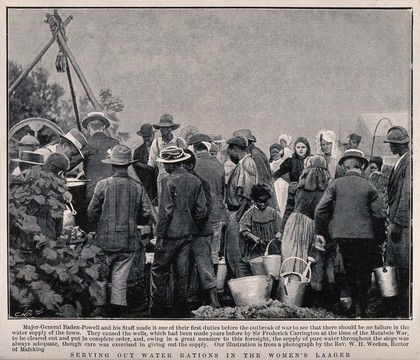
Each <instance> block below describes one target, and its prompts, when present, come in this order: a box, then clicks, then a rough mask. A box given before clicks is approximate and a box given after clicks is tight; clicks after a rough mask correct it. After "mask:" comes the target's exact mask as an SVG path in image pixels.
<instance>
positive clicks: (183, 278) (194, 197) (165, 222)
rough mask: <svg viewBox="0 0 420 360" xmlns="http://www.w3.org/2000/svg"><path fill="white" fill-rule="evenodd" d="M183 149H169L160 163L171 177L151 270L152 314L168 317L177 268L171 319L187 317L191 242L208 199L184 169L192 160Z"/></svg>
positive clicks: (160, 214) (166, 186) (161, 205)
mask: <svg viewBox="0 0 420 360" xmlns="http://www.w3.org/2000/svg"><path fill="white" fill-rule="evenodd" d="M190 156H191V155H189V154H186V153H185V152H184V150H183V149H181V148H179V147H177V146H168V147H167V148H165V149H163V150H162V151H161V152H160V156H159V158H158V159H157V161H159V162H160V163H162V164H163V165H164V168H165V171H166V172H167V173H168V174H169V175H168V177H166V178H165V179H164V180H163V182H162V193H161V196H160V199H159V210H158V222H157V225H156V230H155V234H156V236H157V241H156V252H155V257H154V260H153V265H152V269H151V287H150V289H151V293H150V314H151V315H152V316H158V317H162V316H166V315H168V314H166V313H165V305H166V294H167V285H168V280H169V275H170V271H171V266H172V267H173V268H174V294H173V304H172V309H171V314H169V315H171V316H172V317H184V316H185V315H187V313H186V307H187V290H188V268H189V259H188V257H189V253H190V248H191V241H192V237H193V235H194V234H196V233H197V230H198V228H197V227H198V226H199V225H200V220H202V219H204V218H205V217H206V216H207V206H206V197H205V194H204V190H203V187H202V185H201V182H200V180H199V179H198V178H197V177H196V176H194V175H192V174H190V173H188V172H187V171H186V170H185V169H184V168H183V166H182V163H183V161H185V160H186V159H188V158H190Z"/></svg>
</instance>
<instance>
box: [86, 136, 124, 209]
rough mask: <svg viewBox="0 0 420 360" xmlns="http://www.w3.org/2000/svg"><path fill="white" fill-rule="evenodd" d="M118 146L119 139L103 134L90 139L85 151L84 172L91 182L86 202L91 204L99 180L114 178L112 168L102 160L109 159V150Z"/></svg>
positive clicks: (87, 187) (88, 184) (87, 188)
mask: <svg viewBox="0 0 420 360" xmlns="http://www.w3.org/2000/svg"><path fill="white" fill-rule="evenodd" d="M118 144H119V141H118V140H117V139H113V138H110V137H108V136H106V135H105V134H104V133H101V132H98V133H95V134H93V135H92V136H91V137H90V138H89V140H88V142H87V145H86V147H85V148H84V149H83V156H84V160H83V170H84V172H85V175H86V178H87V179H90V180H91V181H90V182H88V183H87V185H86V201H88V202H89V201H90V199H91V198H92V196H93V191H94V190H95V187H96V184H97V182H98V181H99V180H103V179H106V178H108V177H110V176H112V174H113V172H112V166H111V165H109V164H104V163H103V162H102V160H103V159H106V158H107V157H108V149H111V148H113V147H114V146H115V145H118Z"/></svg>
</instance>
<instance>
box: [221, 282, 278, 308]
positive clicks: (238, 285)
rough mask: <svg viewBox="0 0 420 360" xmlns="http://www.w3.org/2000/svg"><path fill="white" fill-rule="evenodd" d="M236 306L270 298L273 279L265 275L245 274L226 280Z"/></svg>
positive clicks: (258, 302) (261, 301)
mask: <svg viewBox="0 0 420 360" xmlns="http://www.w3.org/2000/svg"><path fill="white" fill-rule="evenodd" d="M228 286H229V289H230V292H231V293H232V297H233V300H234V301H235V304H236V306H248V305H256V304H261V303H265V302H266V301H268V300H269V299H270V295H271V288H272V286H273V279H272V278H271V276H267V275H256V276H246V277H242V278H238V279H232V280H229V281H228Z"/></svg>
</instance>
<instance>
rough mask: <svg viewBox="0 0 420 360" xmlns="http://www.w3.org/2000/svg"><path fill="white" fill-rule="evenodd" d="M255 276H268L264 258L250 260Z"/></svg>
mask: <svg viewBox="0 0 420 360" xmlns="http://www.w3.org/2000/svg"><path fill="white" fill-rule="evenodd" d="M248 262H249V265H251V271H252V274H253V275H267V271H266V270H265V266H264V261H263V257H262V256H258V257H256V258H253V259H250V260H248Z"/></svg>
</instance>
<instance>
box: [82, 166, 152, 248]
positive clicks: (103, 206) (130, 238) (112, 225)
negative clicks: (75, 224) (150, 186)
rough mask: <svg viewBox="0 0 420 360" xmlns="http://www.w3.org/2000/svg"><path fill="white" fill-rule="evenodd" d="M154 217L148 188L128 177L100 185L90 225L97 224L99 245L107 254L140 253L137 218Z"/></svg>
mask: <svg viewBox="0 0 420 360" xmlns="http://www.w3.org/2000/svg"><path fill="white" fill-rule="evenodd" d="M150 214H151V203H150V200H149V197H148V196H147V194H146V191H145V190H144V187H143V186H142V185H141V184H140V183H139V182H137V181H136V180H134V179H132V178H131V177H129V176H128V174H126V173H116V174H114V175H112V176H111V177H109V178H107V179H104V180H101V181H99V182H98V183H97V185H96V188H95V192H94V194H93V197H92V200H91V202H90V204H89V207H88V220H89V222H90V223H91V224H92V225H95V224H97V230H96V233H97V238H96V241H97V242H98V245H99V246H100V247H101V248H102V249H104V250H105V251H136V250H138V249H139V240H140V239H139V234H138V231H137V218H138V216H139V215H142V216H144V217H148V216H150Z"/></svg>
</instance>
